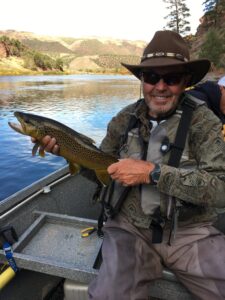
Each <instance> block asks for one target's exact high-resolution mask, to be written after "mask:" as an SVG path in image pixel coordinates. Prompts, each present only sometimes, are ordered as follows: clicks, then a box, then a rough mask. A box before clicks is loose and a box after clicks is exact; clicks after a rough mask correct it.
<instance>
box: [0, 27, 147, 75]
mask: <svg viewBox="0 0 225 300" xmlns="http://www.w3.org/2000/svg"><path fill="white" fill-rule="evenodd" d="M3 36H6V37H7V38H9V39H14V40H16V41H19V42H20V43H21V44H22V45H24V46H25V47H27V49H30V50H31V51H37V52H39V53H42V54H45V55H47V56H49V57H50V58H51V59H54V60H56V59H60V60H61V61H62V62H63V70H64V72H67V73H77V72H101V73H102V72H126V70H125V69H124V68H123V67H121V64H120V62H121V61H123V62H127V63H136V62H138V61H139V60H140V56H141V54H142V52H143V48H144V46H145V44H146V43H145V42H143V41H128V40H116V39H103V38H96V37H90V38H85V39H76V38H70V37H52V36H40V35H36V34H34V33H29V32H18V31H15V30H6V31H0V38H1V37H3ZM7 57H9V55H7V49H4V45H2V44H0V59H1V58H2V59H3V58H4V59H5V60H7ZM2 59H1V63H2V64H4V61H2ZM22 59H23V58H22ZM22 65H23V64H22ZM25 65H26V63H24V66H25ZM20 66H21V61H20ZM5 68H7V66H6V67H5ZM25 68H26V67H25ZM16 69H18V66H17V68H16Z"/></svg>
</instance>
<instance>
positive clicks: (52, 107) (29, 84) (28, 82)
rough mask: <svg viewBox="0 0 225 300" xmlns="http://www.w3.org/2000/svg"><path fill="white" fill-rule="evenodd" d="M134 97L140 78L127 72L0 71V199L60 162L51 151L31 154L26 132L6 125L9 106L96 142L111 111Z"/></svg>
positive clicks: (113, 112)
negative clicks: (41, 73) (56, 73)
mask: <svg viewBox="0 0 225 300" xmlns="http://www.w3.org/2000/svg"><path fill="white" fill-rule="evenodd" d="M138 97H139V83H138V81H137V80H136V79H135V78H133V77H131V76H111V75H106V76H105V75H68V76H13V77H10V76H2V77H0V159H1V160H0V167H1V172H0V200H2V199H4V198H6V197H7V196H9V195H11V194H13V193H15V192H16V191H18V190H19V189H21V188H23V187H25V186H27V185H29V184H31V183H32V182H34V181H36V180H37V179H39V178H41V177H43V176H45V175H47V174H49V173H51V172H52V171H54V170H56V169H58V168H60V167H61V166H63V165H64V164H65V160H64V159H63V158H60V157H55V156H54V155H51V154H47V155H46V157H45V158H44V159H43V158H40V157H32V156H31V149H32V146H33V145H32V143H31V142H30V138H29V137H26V136H22V135H20V134H18V133H16V132H15V131H13V130H12V129H11V128H10V127H9V126H8V121H12V122H15V118H14V116H13V112H14V111H16V110H21V111H26V112H31V113H35V114H40V115H43V116H46V117H49V118H53V119H56V120H57V121H59V122H62V123H64V124H66V125H68V126H69V127H71V128H73V129H75V130H77V131H78V132H81V133H83V134H85V135H87V136H90V137H92V138H93V139H94V140H95V141H96V144H97V145H99V143H100V141H101V140H102V138H103V137H104V134H105V130H106V126H107V123H108V122H109V120H110V119H111V117H112V116H113V115H115V114H116V113H117V112H118V111H119V110H120V109H121V108H122V107H124V106H126V105H128V104H130V103H132V102H134V101H135V100H136V99H138Z"/></svg>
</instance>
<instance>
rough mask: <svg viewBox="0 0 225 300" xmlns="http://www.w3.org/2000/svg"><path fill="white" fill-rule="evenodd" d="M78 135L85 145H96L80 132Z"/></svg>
mask: <svg viewBox="0 0 225 300" xmlns="http://www.w3.org/2000/svg"><path fill="white" fill-rule="evenodd" d="M76 134H77V135H78V136H79V137H80V138H81V139H82V140H83V142H84V143H88V144H95V141H94V140H93V139H91V138H89V137H88V136H86V135H84V134H82V133H80V132H76Z"/></svg>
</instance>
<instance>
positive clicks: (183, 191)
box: [101, 99, 225, 228]
mask: <svg viewBox="0 0 225 300" xmlns="http://www.w3.org/2000/svg"><path fill="white" fill-rule="evenodd" d="M178 109H180V107H178ZM131 115H134V116H135V117H136V119H137V120H138V122H139V124H140V125H139V134H140V135H141V138H142V140H143V141H144V143H146V145H148V140H149V137H150V134H151V133H150V126H149V117H148V108H147V106H146V104H145V102H144V100H143V99H142V100H141V101H140V103H139V104H138V105H137V104H136V103H134V104H131V105H129V106H127V107H125V108H124V109H123V110H122V111H120V112H119V113H118V114H117V116H115V117H114V118H113V119H112V120H111V122H110V123H109V125H108V129H107V134H106V137H105V138H104V139H103V141H102V144H101V149H102V150H103V151H105V152H107V153H110V154H113V155H117V156H119V153H120V149H121V148H122V147H124V145H125V144H126V142H124V135H125V134H126V131H127V127H128V124H129V120H130V117H131ZM177 125H178V124H177ZM176 130H177V126H175V127H174V131H173V133H172V136H174V137H175V134H176ZM174 137H172V138H174ZM170 138H171V137H170ZM170 141H171V139H170ZM168 158H169V153H167V154H166V155H165V156H164V157H163V163H162V164H161V175H160V179H159V182H158V184H157V189H158V191H159V192H160V193H161V194H162V195H163V194H164V195H169V196H173V197H176V199H178V200H182V201H181V202H183V203H186V204H188V205H184V208H183V209H182V211H181V214H180V218H179V220H180V221H187V220H188V222H201V221H209V220H214V218H215V217H216V215H217V212H218V209H219V210H220V209H224V208H225V143H224V141H223V136H222V133H221V122H220V120H219V119H218V118H217V117H216V116H215V115H214V113H213V112H212V111H211V110H209V109H208V108H207V107H206V106H205V105H199V106H198V107H197V108H196V109H195V111H194V112H193V116H192V120H191V125H190V128H189V133H188V137H187V140H186V145H185V149H184V152H183V155H182V159H181V163H180V167H179V168H174V167H171V166H168V165H167V161H168ZM193 161H194V164H195V166H196V167H195V168H194V169H193V168H191V169H189V168H186V165H189V164H191V162H193ZM138 191H139V189H138V188H137V187H135V188H132V190H131V192H130V193H129V195H128V197H127V199H126V200H125V202H124V205H123V208H122V211H121V213H123V214H125V215H126V217H127V218H128V219H129V221H130V222H132V223H133V224H134V225H136V226H138V227H144V228H148V227H149V225H150V223H151V219H152V218H151V216H148V215H146V214H144V212H143V211H142V209H141V205H140V197H139V196H138ZM160 210H161V214H162V215H163V216H164V215H165V213H166V200H165V199H164V200H163V197H161V200H160Z"/></svg>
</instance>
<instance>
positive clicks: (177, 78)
mask: <svg viewBox="0 0 225 300" xmlns="http://www.w3.org/2000/svg"><path fill="white" fill-rule="evenodd" d="M182 79H183V74H182V73H176V74H166V75H164V76H163V80H164V81H165V83H166V84H168V85H176V84H179V83H180V82H181V80H182Z"/></svg>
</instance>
